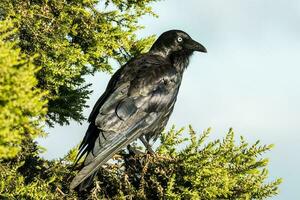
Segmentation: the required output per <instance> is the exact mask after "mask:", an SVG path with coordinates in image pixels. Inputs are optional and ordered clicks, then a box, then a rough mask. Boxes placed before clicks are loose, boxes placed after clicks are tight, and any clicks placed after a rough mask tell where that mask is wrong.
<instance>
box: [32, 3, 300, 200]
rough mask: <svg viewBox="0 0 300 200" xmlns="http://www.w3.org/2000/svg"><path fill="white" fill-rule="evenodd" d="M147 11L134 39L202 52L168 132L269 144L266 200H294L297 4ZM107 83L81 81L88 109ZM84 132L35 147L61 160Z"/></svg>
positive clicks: (65, 132) (60, 131) (298, 133)
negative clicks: (171, 39) (168, 37)
mask: <svg viewBox="0 0 300 200" xmlns="http://www.w3.org/2000/svg"><path fill="white" fill-rule="evenodd" d="M153 7H154V10H155V11H156V12H157V13H158V14H159V18H158V19H155V18H153V17H144V18H143V19H142V20H141V21H140V22H141V24H143V25H145V26H146V29H144V30H143V31H140V32H139V36H140V37H142V36H147V35H151V34H157V35H159V34H160V33H162V32H164V31H166V30H169V29H181V30H184V31H186V32H187V33H189V34H190V35H191V36H192V37H193V38H194V39H195V40H197V41H199V42H201V43H202V44H203V45H204V46H206V47H207V49H208V54H200V53H195V54H194V56H193V57H192V60H191V62H190V65H189V67H188V69H187V71H186V72H185V74H184V79H183V83H182V86H181V89H180V93H179V97H178V101H177V103H176V106H175V110H174V113H173V115H172V117H171V119H170V121H169V124H168V126H170V125H172V124H176V126H177V127H182V126H186V125H188V124H192V125H193V127H194V128H195V130H196V131H198V132H199V133H200V132H202V130H204V129H206V128H207V127H212V138H217V137H218V138H220V137H223V136H224V134H225V133H226V131H227V130H228V128H229V127H233V128H234V130H235V132H236V133H237V134H241V135H243V136H244V137H245V138H246V139H247V140H249V141H252V142H253V141H255V140H258V139H259V140H261V141H262V143H266V144H270V143H274V144H275V148H274V149H273V150H272V151H271V152H270V153H268V154H267V155H266V156H268V157H269V158H270V167H269V169H270V176H271V178H270V180H272V179H274V177H282V178H283V179H284V182H283V184H282V185H281V187H280V190H281V193H280V194H279V195H278V196H277V197H275V198H272V199H278V200H297V199H300V193H299V192H298V190H299V189H300V186H299V179H300V172H299V168H300V159H299V152H300V146H299V145H298V143H299V142H300V79H299V78H298V77H299V75H300V54H299V53H300V39H299V36H300V1H298V0H289V1H286V0H226V1H225V0H223V1H222V0H209V1H204V0H187V1H182V0H181V1H180V0H166V1H162V2H158V3H156V4H154V6H153ZM108 80H109V75H107V74H101V73H98V74H97V75H96V76H94V77H88V78H87V82H91V83H93V86H92V89H93V90H94V92H93V94H92V95H91V99H90V100H89V101H88V105H90V106H91V107H92V106H93V105H94V103H95V101H96V100H97V98H98V97H99V96H100V95H101V94H102V92H103V90H104V88H105V86H106V84H107V82H108ZM91 107H90V108H88V109H86V110H85V111H84V113H85V115H86V116H88V114H89V112H90V111H91ZM86 128H87V124H86V123H85V124H83V125H79V124H77V123H71V125H70V126H64V127H60V126H56V127H55V128H54V129H47V131H49V133H50V134H49V136H48V137H47V138H44V139H39V140H38V141H39V143H40V144H41V145H43V146H45V147H46V148H47V149H48V151H47V152H46V153H45V154H44V156H45V157H46V158H49V159H52V158H58V157H61V156H63V155H64V154H66V153H67V152H68V150H69V149H70V148H72V147H73V146H75V145H76V144H78V143H79V142H80V140H81V139H82V137H83V135H84V133H85V130H86Z"/></svg>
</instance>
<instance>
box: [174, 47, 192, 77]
mask: <svg viewBox="0 0 300 200" xmlns="http://www.w3.org/2000/svg"><path fill="white" fill-rule="evenodd" d="M191 54H192V53H190V52H180V53H176V54H172V55H171V56H170V58H169V59H170V61H171V63H172V64H173V66H174V67H175V68H176V70H177V71H178V72H180V73H183V72H184V70H185V69H186V68H187V66H188V65H189V60H190V56H191Z"/></svg>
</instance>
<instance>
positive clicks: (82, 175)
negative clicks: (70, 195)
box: [70, 30, 207, 190]
mask: <svg viewBox="0 0 300 200" xmlns="http://www.w3.org/2000/svg"><path fill="white" fill-rule="evenodd" d="M194 51H201V52H207V51H206V49H205V47H204V46H202V45H201V44H200V43H198V42H196V41H194V40H193V39H192V38H191V37H190V36H189V35H188V34H187V33H185V32H183V31H180V30H170V31H167V32H164V33H163V34H162V35H160V36H159V38H158V39H157V40H156V42H155V43H154V44H153V46H152V47H151V49H150V51H149V52H148V53H146V54H143V55H140V56H138V57H136V58H133V59H131V60H130V61H129V62H127V63H126V64H125V65H124V66H122V67H121V68H120V69H119V70H118V71H116V73H115V74H114V75H113V76H112V78H111V80H110V81H109V83H108V86H107V88H106V90H105V92H104V94H103V95H102V96H101V97H100V98H99V100H98V101H97V102H96V104H95V106H94V108H93V110H92V113H91V114H90V116H89V118H88V121H89V122H90V125H89V127H88V130H87V131H86V134H85V137H84V138H83V141H82V143H81V145H80V147H79V154H78V159H80V158H81V157H82V156H83V155H85V154H86V157H85V160H84V163H83V167H82V169H81V170H80V171H79V173H78V174H77V175H76V176H75V178H74V179H73V180H72V183H71V185H70V188H71V189H74V188H76V187H77V186H79V190H83V189H85V188H86V187H87V186H89V185H90V183H91V182H92V180H93V177H94V176H95V175H96V173H97V171H98V169H99V167H100V166H101V165H103V164H104V163H105V162H107V161H108V160H109V159H110V158H112V156H113V155H114V154H115V153H116V152H118V151H119V150H120V149H122V148H124V147H126V146H127V145H129V144H130V143H131V142H132V141H134V140H136V139H137V138H139V139H140V140H141V141H142V142H143V143H144V145H145V146H146V147H147V149H148V150H149V151H151V146H150V145H149V142H150V140H151V141H155V140H156V139H157V138H158V136H159V134H160V133H161V131H162V130H163V128H164V127H165V126H166V124H167V121H168V119H169V117H170V115H171V113H172V111H173V108H174V104H175V102H176V98H177V94H178V90H179V87H180V84H181V80H182V75H183V72H184V70H185V68H186V67H187V66H188V63H189V57H190V56H191V55H192V53H193V52H194Z"/></svg>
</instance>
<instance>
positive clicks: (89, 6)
mask: <svg viewBox="0 0 300 200" xmlns="http://www.w3.org/2000/svg"><path fill="white" fill-rule="evenodd" d="M155 1H157V0H139V1H128V0H111V1H110V0H106V1H105V2H100V1H99V0H51V1H50V0H40V1H37V0H1V1H0V20H1V19H14V24H13V25H14V28H15V29H16V37H15V38H18V40H19V43H18V45H19V47H20V49H21V52H22V53H25V54H26V55H29V56H33V55H37V57H36V58H35V59H34V64H35V66H38V67H41V70H40V71H39V72H38V74H37V78H38V81H39V83H38V88H40V89H42V90H43V91H47V92H48V94H47V96H46V98H47V100H48V102H49V103H48V113H47V116H48V118H47V121H48V123H49V124H53V122H57V123H59V124H66V123H69V120H70V119H73V120H75V121H78V122H80V121H82V120H83V119H84V117H83V115H82V110H83V108H84V107H85V106H86V105H85V103H86V99H87V98H88V95H89V94H90V92H91V91H90V90H89V89H88V86H89V85H88V84H86V83H85V81H84V77H85V76H86V75H89V74H93V73H94V72H95V71H96V70H101V71H104V72H111V71H112V67H111V65H110V62H109V61H110V59H114V60H117V61H118V62H119V63H120V64H123V63H124V62H125V61H127V60H128V59H129V58H130V57H131V56H134V55H136V54H140V53H141V52H143V51H145V50H146V49H148V48H149V45H150V44H152V42H153V37H148V38H145V39H142V40H138V39H137V38H136V35H135V31H137V30H138V29H141V28H142V26H140V25H138V19H139V18H140V17H141V16H143V15H145V14H152V15H154V13H153V12H152V11H151V7H150V6H149V4H150V3H151V2H155ZM99 3H102V4H105V6H104V5H103V7H104V8H107V9H103V10H100V9H97V8H96V7H95V5H96V4H99Z"/></svg>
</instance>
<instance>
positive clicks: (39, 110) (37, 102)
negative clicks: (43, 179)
mask: <svg viewBox="0 0 300 200" xmlns="http://www.w3.org/2000/svg"><path fill="white" fill-rule="evenodd" d="M15 32H16V30H15V29H13V22H12V21H9V20H7V21H0V159H1V158H11V157H13V156H15V155H16V154H17V153H18V151H20V149H21V147H20V145H21V141H22V140H23V139H24V138H26V137H27V136H26V135H30V137H32V138H35V137H37V136H39V135H42V134H43V131H42V130H41V127H40V125H39V121H40V120H41V117H43V115H44V114H45V113H46V109H45V104H46V101H45V100H44V99H43V97H44V96H45V93H44V92H41V90H40V89H36V88H35V87H36V85H37V80H36V78H35V73H36V72H37V71H38V68H35V67H34V65H33V64H32V58H28V57H26V56H25V55H24V54H22V53H21V52H20V49H19V48H17V47H16V46H17V45H16V42H14V41H13V40H11V38H13V37H14V34H15Z"/></svg>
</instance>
